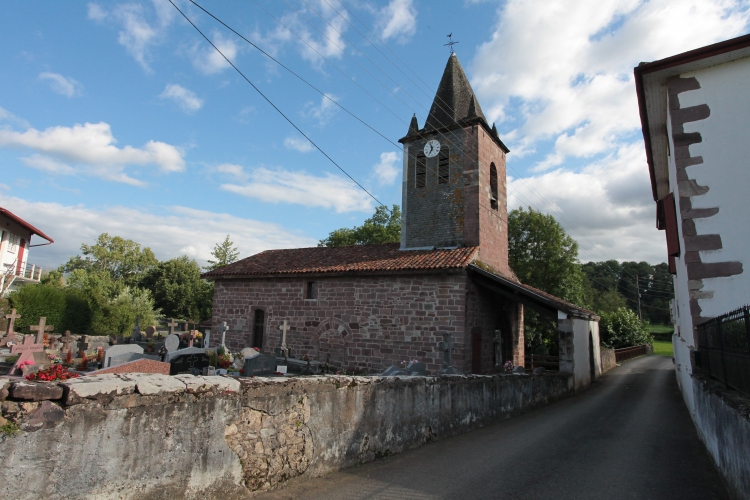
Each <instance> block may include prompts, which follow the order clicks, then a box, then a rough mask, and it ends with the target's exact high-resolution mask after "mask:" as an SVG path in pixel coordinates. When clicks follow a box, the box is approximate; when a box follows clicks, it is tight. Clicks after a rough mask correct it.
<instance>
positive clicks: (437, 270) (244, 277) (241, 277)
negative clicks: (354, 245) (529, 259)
mask: <svg viewBox="0 0 750 500" xmlns="http://www.w3.org/2000/svg"><path fill="white" fill-rule="evenodd" d="M466 267H467V266H462V267H452V268H435V269H397V270H380V271H378V270H372V271H330V272H326V271H321V272H303V273H300V272H297V273H268V274H225V275H221V276H216V275H214V276H204V277H203V278H204V279H206V280H209V281H219V280H260V279H299V278H305V279H310V278H342V277H349V276H398V275H401V276H411V275H415V274H418V275H426V274H461V273H463V272H465V271H466Z"/></svg>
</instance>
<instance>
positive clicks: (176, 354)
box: [164, 347, 206, 363]
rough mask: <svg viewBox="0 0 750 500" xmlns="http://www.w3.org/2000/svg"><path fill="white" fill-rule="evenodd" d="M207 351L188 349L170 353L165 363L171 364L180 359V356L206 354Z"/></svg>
mask: <svg viewBox="0 0 750 500" xmlns="http://www.w3.org/2000/svg"><path fill="white" fill-rule="evenodd" d="M205 353H206V350H205V349H201V348H200V347H186V348H184V349H178V350H177V351H174V352H168V353H167V355H166V356H165V357H164V362H165V363H169V362H170V361H172V360H173V359H175V358H178V357H180V356H184V355H186V354H205Z"/></svg>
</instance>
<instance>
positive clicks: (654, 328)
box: [648, 325, 674, 334]
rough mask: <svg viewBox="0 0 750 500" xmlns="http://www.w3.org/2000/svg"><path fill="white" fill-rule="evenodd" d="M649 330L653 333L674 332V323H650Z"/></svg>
mask: <svg viewBox="0 0 750 500" xmlns="http://www.w3.org/2000/svg"><path fill="white" fill-rule="evenodd" d="M648 331H649V332H651V333H669V334H671V333H672V332H674V326H673V325H648Z"/></svg>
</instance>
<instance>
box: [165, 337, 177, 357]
mask: <svg viewBox="0 0 750 500" xmlns="http://www.w3.org/2000/svg"><path fill="white" fill-rule="evenodd" d="M164 348H165V349H166V350H167V352H168V353H169V352H175V351H176V350H177V349H179V348H180V337H178V336H177V335H175V334H174V333H171V334H169V335H167V338H166V339H164Z"/></svg>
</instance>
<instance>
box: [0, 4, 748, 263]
mask: <svg viewBox="0 0 750 500" xmlns="http://www.w3.org/2000/svg"><path fill="white" fill-rule="evenodd" d="M176 3H177V5H178V6H179V7H180V8H181V9H183V11H184V12H185V13H186V14H187V15H188V17H189V18H190V19H191V20H192V21H193V22H195V23H196V25H197V26H198V27H199V28H200V29H201V30H203V31H204V33H205V34H206V35H207V36H208V37H209V38H211V39H212V40H213V41H214V43H215V44H216V45H217V46H219V47H220V48H221V49H222V51H223V52H224V53H225V54H226V55H227V56H228V57H229V58H230V59H231V60H232V61H233V62H234V63H235V64H236V65H237V66H238V67H239V68H240V69H241V70H242V71H243V72H244V73H245V75H246V76H247V77H248V78H249V79H250V80H251V81H252V82H253V83H254V84H255V85H256V86H257V87H258V88H259V89H260V90H261V91H262V92H264V93H265V94H266V95H267V96H268V97H269V99H270V100H271V101H273V102H274V104H275V105H277V106H278V107H279V108H280V109H281V110H282V111H283V112H284V113H286V114H287V116H289V118H290V119H291V120H292V121H294V122H295V123H296V124H297V125H298V126H299V127H300V129H302V130H303V131H304V132H305V134H307V135H309V136H310V137H311V138H312V139H313V140H314V141H315V142H316V143H317V144H319V145H320V147H321V148H322V149H323V150H324V151H325V152H326V153H327V154H329V155H330V156H331V157H332V158H333V159H334V160H335V161H336V162H337V163H338V164H339V165H341V166H342V167H343V168H344V169H346V171H347V172H348V173H349V174H351V176H352V177H354V178H355V179H356V180H357V181H358V182H360V183H361V184H363V185H364V186H366V187H367V188H368V190H369V191H370V192H372V193H373V194H374V195H375V196H376V197H377V199H378V200H379V201H381V202H383V203H385V204H387V205H390V204H393V203H400V201H401V193H400V176H401V153H400V150H399V149H398V148H397V147H396V146H395V145H394V144H393V143H394V142H396V141H397V140H398V139H399V138H400V137H402V136H403V135H405V132H406V130H407V128H408V122H409V120H410V118H411V116H412V114H413V113H416V115H417V117H418V118H419V123H420V125H422V124H423V123H424V119H425V116H426V114H427V111H428V109H429V107H430V104H431V102H432V98H433V96H434V89H435V88H436V87H437V84H438V82H439V80H440V76H441V73H442V71H443V68H444V66H445V62H446V60H447V57H448V54H449V52H448V49H447V48H446V47H444V46H443V44H444V43H446V41H447V39H446V37H445V35H447V34H448V33H450V32H452V33H453V35H454V37H453V38H454V40H457V41H459V42H460V43H459V44H458V45H456V52H457V54H458V56H459V59H460V60H461V62H462V64H463V66H464V69H465V70H466V72H467V74H468V76H469V79H470V80H471V82H472V85H473V86H474V89H475V91H476V93H477V95H478V98H479V101H480V104H481V106H482V108H483V110H484V112H485V114H486V115H487V117H488V119H490V120H491V121H495V122H496V123H497V126H498V129H499V131H500V135H501V137H502V138H503V139H504V141H505V142H506V144H508V146H509V147H510V149H511V154H510V155H509V156H508V175H509V179H510V182H509V192H508V195H509V204H510V205H511V208H512V207H515V206H519V205H524V206H528V205H531V206H534V207H535V208H537V209H540V210H542V211H545V212H548V213H552V214H553V215H555V216H556V217H557V218H558V219H559V220H560V222H561V223H562V224H563V225H564V226H565V227H566V229H567V230H568V231H569V233H570V234H571V236H573V237H574V238H576V239H577V240H578V241H579V244H580V246H581V258H582V260H604V259H609V258H615V259H627V260H631V259H636V260H641V259H644V260H647V261H650V262H660V261H663V260H664V259H663V254H664V236H663V234H662V233H660V232H658V231H656V230H655V229H654V205H653V201H652V200H651V198H650V196H651V194H650V193H651V192H650V187H649V183H648V173H647V167H646V164H645V154H644V151H643V145H642V138H641V134H640V122H639V120H638V114H637V104H636V100H635V89H634V85H633V81H632V68H633V66H635V65H637V63H638V62H640V61H650V60H654V59H659V58H662V57H667V56H669V55H672V54H675V53H679V52H682V51H685V50H689V49H692V48H696V47H700V46H703V45H706V44H709V43H713V42H716V41H720V40H723V39H727V38H731V37H734V36H738V35H741V34H744V33H746V32H747V28H748V2H747V1H736V0H718V1H717V0H714V1H707V0H681V1H667V0H651V1H649V2H644V1H638V0H619V1H617V0H596V1H593V0H577V1H570V2H563V1H557V2H555V1H551V0H548V1H544V2H542V1H536V2H534V1H521V0H511V1H505V2H495V1H479V0H474V1H468V0H467V1H463V2H462V1H459V0H453V1H439V0H431V1H421V0H381V1H362V0H342V1H341V2H340V1H339V0H246V1H218V0H203V1H200V2H198V3H200V4H201V5H202V6H203V7H205V8H206V9H207V10H209V11H211V12H212V13H214V14H215V15H216V16H217V17H219V18H221V19H222V20H224V21H225V22H226V23H227V24H229V25H230V26H232V27H233V28H234V29H236V30H237V31H238V32H239V33H241V34H242V35H243V36H245V37H246V38H248V39H249V40H251V41H253V42H254V43H255V44H257V45H258V46H259V47H260V48H262V49H263V50H265V51H267V52H268V53H270V54H272V55H273V56H274V57H276V58H278V59H279V60H280V61H281V62H283V63H284V64H285V65H287V66H288V67H289V68H291V69H292V70H293V71H295V72H296V73H298V74H299V75H300V76H302V77H303V78H304V79H306V80H308V81H309V82H310V83H311V84H312V85H314V86H315V87H316V88H317V89H319V90H320V91H321V92H323V93H324V94H325V95H326V96H327V97H323V96H321V94H319V93H317V92H316V91H315V90H314V89H311V88H310V87H309V86H307V85H306V84H304V83H302V82H300V81H299V80H298V79H297V78H295V77H294V76H292V75H290V74H289V73H288V72H287V71H286V70H284V69H282V68H280V67H278V66H277V65H276V64H275V63H273V62H272V61H270V60H269V59H267V58H266V57H265V56H263V55H262V54H261V53H260V52H258V50H256V49H255V48H253V47H252V46H250V45H249V44H247V43H246V42H245V41H243V40H241V39H240V38H239V37H237V36H236V35H234V34H232V33H231V32H229V31H228V30H226V29H225V28H224V27H222V26H221V25H219V24H218V23H217V22H216V21H214V20H212V19H211V18H210V17H208V16H207V15H206V14H205V13H204V12H202V11H200V10H199V9H198V8H197V7H195V6H194V5H192V4H191V3H190V2H188V1H186V0H179V1H176ZM0 15H2V18H3V19H4V23H3V24H4V29H3V30H2V31H1V32H0V41H1V42H2V45H3V47H4V50H3V51H2V52H1V53H0V64H1V65H2V67H3V68H4V71H3V72H2V73H1V74H0V165H2V167H1V168H2V172H3V176H2V178H1V179H0V206H3V207H5V208H8V209H10V210H11V211H13V212H15V213H16V214H17V215H19V216H21V217H22V218H24V219H26V220H28V221H29V222H31V223H32V224H34V225H36V226H37V227H39V228H40V229H42V230H43V231H45V232H46V233H48V234H49V235H50V236H52V237H53V238H54V239H55V240H56V242H55V244H54V245H51V246H48V247H40V248H35V249H33V250H32V253H31V259H30V260H31V261H34V262H35V263H37V264H41V265H43V266H45V267H50V266H57V265H59V264H60V263H62V262H64V261H65V260H67V258H68V257H69V256H70V255H73V254H75V253H77V251H78V248H79V247H80V245H81V243H84V242H86V243H91V242H92V241H93V240H94V239H95V238H96V236H97V235H98V234H100V233H101V232H105V231H106V232H109V233H110V234H117V235H120V236H123V237H126V238H131V239H134V240H136V241H138V242H140V243H142V244H143V245H146V246H150V247H151V248H152V249H153V250H154V251H155V252H156V254H157V257H159V258H161V259H166V258H171V257H174V256H177V255H181V254H187V255H190V256H191V257H194V258H196V259H197V260H198V261H199V262H205V260H206V259H207V258H209V257H210V251H211V249H212V248H213V245H214V244H215V243H216V242H218V241H220V240H222V239H223V237H224V236H225V235H226V234H230V235H231V238H232V239H233V240H234V241H235V243H236V245H237V246H238V248H239V250H240V252H241V256H248V255H251V254H253V253H256V252H258V251H261V250H264V249H268V248H288V247H298V246H312V245H315V244H316V242H317V240H319V239H321V238H324V237H325V236H326V235H327V234H328V233H329V232H330V231H332V230H333V229H336V228H338V227H342V226H353V225H355V224H360V223H361V222H362V221H363V220H364V219H365V218H366V217H368V216H369V215H370V214H371V213H372V212H373V210H374V206H375V204H374V201H373V200H372V199H371V198H370V197H369V196H368V195H367V194H366V193H364V192H363V191H362V190H360V189H359V188H357V187H356V185H354V184H353V183H352V182H351V181H349V180H348V179H346V177H344V175H343V174H342V173H341V172H340V171H339V170H337V168H336V167H335V166H334V165H332V164H331V163H330V162H329V161H328V160H327V159H326V158H325V157H324V156H323V155H322V154H320V153H319V152H318V151H317V150H314V149H313V148H312V147H311V146H310V145H309V143H307V142H306V141H305V139H304V138H303V137H302V136H301V135H300V134H299V133H298V132H296V131H295V130H294V129H293V128H292V127H291V125H289V123H288V122H286V121H285V120H284V118H283V117H281V116H280V115H279V114H278V113H277V112H276V111H275V110H274V109H273V108H272V107H271V106H270V105H269V104H268V103H267V102H266V101H264V100H263V98H262V97H260V95H259V94H258V93H257V92H256V91H255V90H253V88H252V87H251V86H250V85H248V84H247V82H245V81H244V80H243V79H242V78H241V77H240V76H239V75H238V74H237V73H236V72H235V71H234V70H233V69H232V68H231V67H229V66H228V65H227V64H226V63H225V62H224V61H223V59H221V57H220V56H218V55H217V54H216V53H215V51H214V50H213V49H212V48H211V47H210V46H209V45H208V44H207V43H206V42H205V40H203V39H202V38H200V35H199V34H198V33H197V32H196V31H195V30H194V29H193V28H192V27H191V26H190V25H189V24H188V23H187V22H186V21H185V20H184V18H182V16H181V15H180V14H179V13H178V12H177V10H176V9H175V8H174V7H173V6H172V5H171V4H170V3H169V1H168V0H153V1H148V0H142V1H140V2H139V1H132V2H98V3H97V2H74V1H70V2H42V1H28V2H14V3H10V2H4V3H3V4H2V6H0ZM333 101H335V102H336V103H338V104H340V105H341V106H342V107H344V108H346V109H347V110H348V111H349V112H351V113H352V114H354V115H356V116H357V117H359V118H360V119H361V120H362V121H364V122H366V123H367V124H368V125H369V126H371V127H372V128H374V129H376V130H378V131H379V132H381V133H382V134H383V135H385V136H386V137H387V138H388V140H386V139H384V138H383V137H381V136H379V135H377V134H376V133H374V132H373V131H372V130H370V129H368V128H367V127H365V126H364V125H362V124H361V123H360V122H358V121H357V120H355V119H354V118H352V117H351V116H350V115H348V114H347V112H346V111H344V110H342V109H341V108H339V107H338V106H337V105H335V104H333ZM32 243H39V241H34V242H32Z"/></svg>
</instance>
